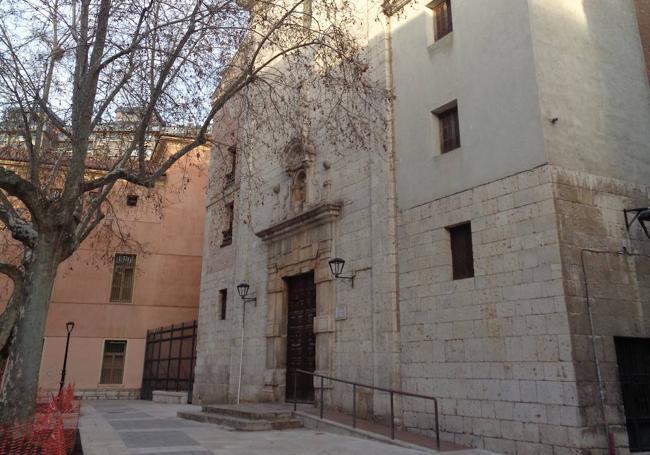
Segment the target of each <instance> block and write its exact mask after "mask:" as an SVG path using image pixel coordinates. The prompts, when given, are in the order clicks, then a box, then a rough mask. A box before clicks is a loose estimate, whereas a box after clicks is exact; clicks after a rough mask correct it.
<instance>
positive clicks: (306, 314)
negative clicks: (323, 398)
mask: <svg viewBox="0 0 650 455" xmlns="http://www.w3.org/2000/svg"><path fill="white" fill-rule="evenodd" d="M287 287H288V291H289V293H288V294H289V298H288V323H287V381H286V384H287V390H286V397H287V400H293V399H294V398H296V399H298V400H299V401H314V385H313V384H314V383H313V378H312V376H310V375H306V374H298V375H297V380H296V383H295V384H294V371H295V370H296V369H300V370H306V371H314V370H315V369H316V335H315V334H314V317H315V316H316V285H315V284H314V274H313V273H307V274H304V275H298V276H296V277H292V278H287ZM294 390H295V395H296V396H295V397H294Z"/></svg>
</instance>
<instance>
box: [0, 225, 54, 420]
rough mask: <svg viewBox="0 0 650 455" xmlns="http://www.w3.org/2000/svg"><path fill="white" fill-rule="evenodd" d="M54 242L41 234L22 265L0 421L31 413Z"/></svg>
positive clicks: (1, 392) (0, 392) (0, 394)
mask: <svg viewBox="0 0 650 455" xmlns="http://www.w3.org/2000/svg"><path fill="white" fill-rule="evenodd" d="M56 252H57V242H55V241H47V239H44V238H40V239H39V241H38V242H37V245H36V248H34V250H33V251H32V255H31V260H30V262H28V263H27V264H26V266H25V281H24V285H23V295H22V300H23V302H22V305H20V308H19V312H18V318H17V320H16V325H15V327H14V331H13V334H12V337H11V340H10V343H11V345H10V347H9V358H8V359H7V363H6V366H5V372H4V375H3V378H2V388H1V390H0V404H1V405H0V425H10V424H13V423H22V422H26V421H28V420H29V419H30V418H31V417H32V415H33V414H34V408H35V404H36V395H37V392H38V374H39V369H40V366H41V355H42V352H43V336H44V334H45V322H46V320H47V311H48V307H49V303H50V297H51V294H52V287H53V285H54V278H55V276H56V270H57V267H58V257H57V253H56Z"/></svg>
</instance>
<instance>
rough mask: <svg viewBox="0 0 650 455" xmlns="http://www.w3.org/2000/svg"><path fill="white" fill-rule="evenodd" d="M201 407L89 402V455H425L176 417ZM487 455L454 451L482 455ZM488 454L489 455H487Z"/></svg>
mask: <svg viewBox="0 0 650 455" xmlns="http://www.w3.org/2000/svg"><path fill="white" fill-rule="evenodd" d="M181 409H184V410H185V409H191V410H196V409H198V406H192V405H169V404H159V403H152V402H149V401H85V402H83V405H82V407H81V419H80V422H79V429H80V431H81V439H82V443H83V448H84V453H85V454H86V455H126V454H130V455H131V454H132V455H144V454H160V455H210V454H216V455H255V454H268V455H303V454H304V455H312V454H313V455H316V454H318V455H339V454H341V455H342V454H346V455H347V454H349V455H366V454H372V455H397V454H399V455H423V454H425V453H431V452H421V451H418V450H410V449H405V448H401V447H397V446H392V445H389V444H383V443H381V442H375V441H368V440H364V439H358V438H354V437H349V436H341V435H336V434H332V433H324V432H318V431H312V430H305V429H301V430H287V431H263V432H237V431H231V430H229V429H228V428H225V427H219V426H216V425H208V424H202V423H196V422H190V421H187V420H183V419H179V418H177V417H176V412H177V411H179V410H181ZM480 452H481V451H469V450H468V451H461V452H454V454H455V455H478V454H479V453H480ZM483 453H485V452H483Z"/></svg>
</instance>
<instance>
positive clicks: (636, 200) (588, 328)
mask: <svg viewBox="0 0 650 455" xmlns="http://www.w3.org/2000/svg"><path fill="white" fill-rule="evenodd" d="M451 4H452V11H453V21H454V31H453V32H452V33H451V34H449V35H447V36H446V37H444V38H442V39H441V40H439V41H437V42H434V40H433V18H432V16H431V10H430V8H429V6H430V4H429V2H424V1H422V2H410V3H409V4H408V5H407V6H406V7H405V8H404V9H403V10H402V11H401V12H400V14H399V15H394V16H392V17H391V18H390V19H386V18H385V17H383V16H381V15H380V13H379V12H378V11H379V8H377V9H376V10H374V9H373V6H372V5H368V11H373V13H372V14H370V17H373V18H374V16H373V15H374V14H375V13H374V11H377V14H378V15H379V17H380V18H381V20H380V21H379V22H375V23H374V25H372V26H370V25H369V26H368V29H367V30H368V36H370V37H371V38H370V40H369V41H368V42H367V43H366V44H367V45H368V54H369V55H371V56H372V60H371V61H372V63H373V65H371V67H372V69H373V71H374V72H373V73H372V75H373V77H375V78H376V80H377V81H380V83H385V82H386V79H385V77H386V74H382V71H383V70H385V66H384V65H385V64H386V63H387V62H386V61H384V55H387V56H392V76H393V77H394V80H393V81H392V84H393V85H392V88H393V89H394V95H395V100H394V105H393V107H394V110H392V111H391V110H389V113H394V118H393V119H392V120H394V126H395V129H394V130H392V129H390V128H389V129H388V134H387V136H386V137H385V138H384V139H383V141H384V144H382V145H383V146H385V149H384V147H382V146H379V147H376V148H375V149H374V152H373V153H374V154H373V155H370V154H368V155H365V154H364V153H361V152H360V151H358V150H356V149H354V148H349V149H347V150H346V153H345V154H344V155H343V156H341V157H339V158H336V155H331V154H330V150H334V149H335V148H336V146H337V145H339V144H335V145H330V144H328V143H327V142H324V141H323V142H319V141H318V137H317V138H316V139H315V140H314V141H313V143H314V146H315V150H316V157H317V158H316V161H315V166H314V167H313V169H314V171H315V175H316V176H317V177H318V179H320V180H317V181H318V182H319V184H320V183H322V182H324V181H328V182H331V187H330V188H331V191H330V193H328V194H330V195H331V199H327V200H331V201H339V200H340V201H342V202H343V205H342V208H341V210H340V213H339V214H338V215H337V216H335V217H333V219H332V220H331V221H328V222H327V223H324V226H320V227H318V228H313V227H311V228H308V227H304V229H301V230H299V232H298V231H296V232H292V233H290V234H287V235H286V236H284V237H282V238H277V239H275V240H271V241H270V242H269V240H265V239H263V238H262V237H264V236H262V237H260V235H256V233H258V234H259V232H260V231H263V230H267V229H269V228H274V227H275V228H277V227H278V225H279V223H280V222H282V221H288V220H292V218H294V217H295V215H293V214H292V213H291V212H290V211H287V205H286V201H287V200H288V198H289V193H288V190H287V188H289V184H288V180H287V174H286V170H285V169H283V168H282V167H281V166H278V165H277V162H276V161H274V160H275V159H276V157H277V154H278V153H282V150H283V146H284V144H286V143H288V141H289V140H290V138H287V142H282V141H280V145H279V147H278V150H275V149H270V148H266V147H265V146H263V145H260V144H258V143H256V142H255V137H257V136H255V135H253V138H252V142H251V143H246V147H247V153H249V155H248V156H250V160H251V162H252V163H255V164H256V166H254V170H255V171H256V172H257V173H256V172H253V173H252V174H246V175H244V177H241V176H240V177H239V180H237V181H236V183H235V185H233V186H231V187H228V186H223V181H222V180H220V179H222V177H220V174H219V173H218V171H217V172H215V171H214V170H213V172H212V173H211V176H213V177H214V182H213V185H214V186H213V187H212V189H211V190H210V193H209V194H210V196H209V198H208V215H207V219H206V244H205V245H206V246H205V251H206V254H205V255H204V267H203V277H202V293H201V309H200V312H201V317H200V320H201V324H202V328H201V329H200V334H199V358H198V362H197V370H196V374H197V382H196V389H197V391H198V392H197V393H198V395H199V396H200V398H201V400H202V401H204V402H227V401H230V402H232V401H233V400H234V398H235V396H236V390H237V379H238V370H239V365H240V362H239V353H240V350H239V349H240V347H241V345H240V344H239V341H238V336H239V335H240V333H241V332H239V330H240V327H241V326H240V325H239V324H240V323H241V300H240V299H239V298H238V297H237V296H236V291H235V289H234V286H235V285H236V284H237V283H239V282H242V281H247V282H249V283H250V284H251V286H252V287H251V292H255V293H256V295H257V298H258V301H257V307H251V311H252V314H250V315H249V313H247V316H246V317H247V319H246V321H247V324H250V325H247V327H248V328H247V332H246V334H245V337H244V355H243V365H242V370H243V384H242V390H243V395H242V397H243V399H244V400H247V401H268V400H275V401H282V400H283V397H284V395H283V391H282V387H283V378H284V375H285V374H286V372H285V371H284V370H283V368H282V355H283V352H286V351H285V349H286V345H283V342H284V341H283V340H284V338H283V336H285V335H286V333H285V332H283V330H284V327H286V321H285V320H284V319H283V318H285V316H284V315H285V311H286V308H285V307H284V306H283V301H284V299H285V298H286V289H284V288H283V287H282V286H281V284H280V283H281V281H280V280H278V278H282V277H283V276H291V275H292V274H295V273H299V272H301V271H307V270H310V269H313V270H315V271H316V277H317V283H318V284H317V293H318V294H319V296H318V297H317V302H318V303H317V305H318V306H317V310H318V314H317V317H316V318H315V320H314V322H315V330H316V331H318V334H317V356H318V359H320V360H319V362H322V363H318V366H317V370H318V371H319V372H327V373H329V374H332V375H334V376H337V377H341V378H344V379H348V380H356V381H361V382H366V383H370V384H374V385H378V386H393V387H397V388H401V389H402V390H406V391H409V392H415V393H421V394H428V395H432V396H435V397H437V398H438V399H439V400H440V410H441V430H442V434H443V437H444V438H445V439H447V440H451V441H454V442H457V443H460V444H465V445H470V446H474V447H479V448H485V449H489V450H493V451H496V452H500V453H507V454H521V455H528V454H544V455H546V454H548V455H551V454H553V455H556V454H561V455H564V454H567V455H568V454H579V453H592V454H604V453H605V452H607V450H608V444H609V440H608V435H607V433H608V432H609V433H611V434H612V435H613V436H614V439H613V441H614V444H615V446H616V449H617V451H618V452H617V453H627V452H629V441H628V436H627V431H626V429H625V413H624V411H625V409H624V408H623V406H622V399H621V393H620V383H619V378H618V375H619V369H618V363H617V361H618V359H617V358H616V354H615V350H614V339H615V337H641V338H648V337H650V333H649V332H648V330H650V325H649V322H650V321H648V318H647V314H648V304H649V301H648V298H649V297H650V292H649V291H648V289H649V288H650V279H649V278H648V276H649V274H648V255H649V254H650V241H648V240H647V239H645V238H644V237H643V235H642V233H641V231H640V228H639V227H638V226H633V228H632V230H631V232H630V233H629V234H628V232H627V230H626V229H625V221H624V215H623V209H626V208H635V207H647V206H648V204H649V197H650V193H649V191H650V189H649V187H648V183H649V182H650V145H649V144H650V128H648V125H650V103H649V101H650V90H649V88H648V80H647V76H646V65H645V64H644V58H643V55H644V54H643V44H644V43H643V41H642V39H641V37H645V36H646V35H647V33H646V31H645V29H644V28H643V24H644V18H643V17H642V15H641V14H639V16H638V17H637V9H638V8H643V7H644V5H643V2H638V3H636V5H635V2H633V1H632V0H624V1H620V2H619V1H617V2H609V1H593V2H587V1H579V0H557V1H556V0H539V1H538V0H529V1H526V2H513V1H507V0H494V1H493V0H490V2H477V1H474V0H451ZM635 6H637V9H635ZM371 22H372V21H371ZM382 22H383V24H382ZM377 24H380V25H383V26H385V27H386V30H390V31H391V38H392V41H387V42H386V43H388V44H392V47H391V48H390V49H389V50H391V51H392V53H391V52H388V53H386V54H382V51H384V50H385V49H384V48H383V46H384V44H385V43H384V42H383V38H385V36H384V34H383V33H384V29H382V28H381V27H380V26H378V25H377ZM639 24H641V29H639ZM387 74H388V76H390V75H391V73H387ZM389 82H390V81H389ZM389 88H391V87H389ZM453 100H457V103H458V110H459V123H460V137H461V147H460V148H459V149H456V150H453V151H451V152H449V153H446V154H444V155H443V154H441V153H440V152H439V150H440V147H439V145H440V144H439V130H438V125H437V123H436V122H435V119H434V116H433V115H432V111H433V110H435V109H437V108H438V107H440V106H443V105H445V104H448V103H449V102H450V101H453ZM388 120H389V125H390V120H391V118H389V119H388ZM240 132H241V129H240V125H237V124H236V123H235V124H233V125H231V126H228V127H226V128H225V129H224V130H223V131H220V132H218V133H217V134H218V135H221V136H219V137H220V138H221V139H222V140H223V138H225V137H229V138H230V139H229V140H232V141H233V142H229V143H230V144H234V143H239V141H240V140H241V139H240V137H241V136H239V133H240ZM391 133H394V136H393V135H391ZM257 134H259V135H260V136H263V135H264V134H265V132H264V131H259V132H258V133H257ZM393 138H394V143H393ZM342 141H344V138H343V139H342ZM260 142H262V141H260ZM393 145H394V147H395V148H394V152H395V157H396V160H395V163H394V165H395V169H396V180H393V177H394V175H393V173H392V172H391V171H392V169H393V168H392V164H393V163H392V162H391V158H392V156H391V154H390V152H391V150H392V146H393ZM384 150H385V151H384ZM214 153H215V154H217V155H216V156H219V155H218V153H225V152H224V151H219V150H215V152H214ZM376 157H380V158H379V159H376ZM321 159H322V160H323V161H321ZM366 160H367V161H366ZM325 161H327V162H328V163H329V164H328V167H327V169H328V170H327V171H326V170H325V169H324V168H321V167H320V164H321V163H324V162H325ZM382 163H385V164H382ZM257 166H259V167H257ZM246 169H250V167H246ZM251 176H254V177H256V178H257V177H259V178H260V179H261V180H262V181H263V182H264V183H263V185H261V186H258V187H255V186H252V185H249V184H248V183H247V182H248V181H250V179H251ZM220 182H221V183H220ZM393 184H395V185H396V188H395V189H394V188H393V186H392V185H393ZM276 187H277V188H278V189H279V190H278V192H276V191H275V188H276ZM274 194H275V195H274ZM319 194H323V193H319ZM394 197H397V200H396V202H397V213H394V212H392V211H391V207H393V205H392V203H393V202H395V201H394V199H393V198H394ZM251 200H262V201H263V202H264V203H263V204H261V205H259V206H258V205H254V204H253V205H251V204H250V203H249V201H251ZM230 201H235V212H236V213H235V220H236V221H235V226H234V232H235V234H234V241H233V244H232V245H229V246H226V247H224V248H221V247H220V246H219V245H220V244H219V242H220V238H221V237H220V236H221V229H222V227H223V218H222V215H220V213H221V212H220V210H221V209H220V204H221V205H223V204H225V203H229V202H230ZM251 206H252V207H254V209H253V210H252V211H251V210H250V207H251ZM393 208H394V207H393ZM247 210H248V211H247ZM249 213H252V215H249ZM393 214H395V215H396V217H395V218H393V217H392V216H393ZM467 221H469V222H471V229H472V245H473V252H474V272H475V273H474V276H473V277H471V278H467V279H463V280H453V279H452V264H451V248H450V238H449V231H448V229H447V228H448V227H451V226H454V225H457V224H458V223H463V222H467ZM395 224H396V226H397V230H396V232H395V231H394V229H393V228H394V226H395ZM271 230H272V229H271ZM391 249H393V250H391ZM585 249H593V250H598V251H602V252H598V253H590V252H585V251H584V250H585ZM335 255H336V256H342V257H344V259H346V261H347V262H346V268H348V272H352V271H356V272H357V275H356V278H355V286H354V288H351V287H349V286H348V285H346V284H345V283H342V282H340V281H332V280H331V276H328V275H327V269H324V270H323V262H324V261H326V260H327V259H328V258H329V257H332V256H335ZM583 263H584V269H583ZM585 277H586V281H585ZM585 282H586V283H587V284H586V285H585ZM587 288H588V289H587ZM219 289H228V295H229V299H230V300H229V305H230V306H229V307H228V308H233V311H232V312H231V313H229V316H228V318H227V320H226V321H219V320H218V318H217V317H216V315H217V314H218V313H217V311H218V290H219ZM587 291H589V297H587V295H588V294H587ZM247 311H248V310H247ZM332 312H333V314H332ZM337 315H345V317H341V318H337ZM332 316H334V317H333V320H332ZM249 318H250V319H249ZM321 330H322V332H321ZM323 334H324V335H323ZM332 340H333V341H332ZM315 385H316V386H317V387H318V383H316V384H315ZM317 390H318V389H317ZM601 397H603V398H601ZM325 400H326V404H331V405H334V406H336V407H338V408H340V409H343V410H346V411H350V408H351V395H350V393H349V392H346V391H345V390H341V389H337V388H336V387H334V388H330V387H329V386H327V390H326V391H325ZM386 403H387V402H386V400H385V399H383V401H382V398H381V397H379V396H378V395H372V394H367V395H365V396H361V397H359V403H358V404H359V409H360V410H361V412H362V413H364V414H365V415H369V416H372V417H374V418H376V419H378V420H384V421H385V420H386V414H387V412H386ZM397 409H398V411H397V412H398V415H399V416H400V422H401V423H402V424H403V425H404V427H405V428H407V429H409V430H412V431H418V432H423V433H426V434H429V435H432V422H433V410H432V408H431V407H430V406H425V405H423V404H422V403H420V402H415V401H411V400H402V401H401V402H400V403H398V407H397Z"/></svg>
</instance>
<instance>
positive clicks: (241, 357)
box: [237, 300, 246, 404]
mask: <svg viewBox="0 0 650 455" xmlns="http://www.w3.org/2000/svg"><path fill="white" fill-rule="evenodd" d="M245 326H246V301H245V300H244V302H243V303H242V313H241V340H240V342H239V378H238V379H237V404H239V400H240V398H241V370H242V364H243V363H244V327H245Z"/></svg>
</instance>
